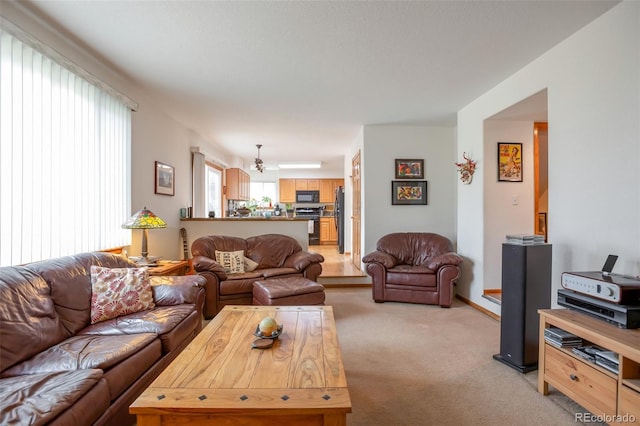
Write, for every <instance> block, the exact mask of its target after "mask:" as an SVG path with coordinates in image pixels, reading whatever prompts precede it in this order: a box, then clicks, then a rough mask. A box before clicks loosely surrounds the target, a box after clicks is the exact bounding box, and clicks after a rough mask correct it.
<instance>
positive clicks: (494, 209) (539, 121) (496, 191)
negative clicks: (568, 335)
mask: <svg viewBox="0 0 640 426" xmlns="http://www.w3.org/2000/svg"><path fill="white" fill-rule="evenodd" d="M483 139H484V165H485V167H484V168H483V170H482V173H483V177H484V181H483V199H484V212H483V217H484V219H483V222H484V229H485V237H484V240H483V247H484V249H483V251H484V255H483V260H484V264H485V268H483V296H484V298H485V299H489V300H491V301H492V302H495V303H497V304H501V290H502V245H503V243H504V241H505V236H506V235H507V234H537V233H541V234H546V235H547V237H549V235H548V229H549V228H548V221H549V213H550V212H549V209H548V202H547V200H548V191H549V185H548V167H547V165H548V125H547V90H546V89H545V90H542V91H540V92H538V93H535V94H534V95H532V96H530V97H528V98H525V99H523V100H522V101H520V102H518V103H517V104H514V105H512V106H510V107H509V108H506V109H504V110H502V111H501V112H499V113H497V114H495V115H493V116H491V117H489V118H487V119H486V120H485V122H484V129H483ZM500 142H509V143H522V154H523V157H522V171H523V173H522V181H518V182H513V181H512V182H505V181H500V180H499V179H498V177H497V170H498V160H497V144H498V143H500Z"/></svg>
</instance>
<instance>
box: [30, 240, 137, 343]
mask: <svg viewBox="0 0 640 426" xmlns="http://www.w3.org/2000/svg"><path fill="white" fill-rule="evenodd" d="M91 265H96V266H102V267H105V268H135V267H136V265H135V263H133V262H130V261H128V260H126V259H123V258H122V257H121V256H117V255H114V254H111V253H102V252H89V253H80V254H77V255H73V256H65V257H60V258H56V259H50V260H44V261H41V262H35V263H30V264H28V265H25V267H26V268H28V269H29V270H31V271H33V272H35V273H36V274H38V275H40V276H41V277H42V278H44V280H45V281H46V282H47V284H48V285H49V287H50V288H51V299H52V300H53V303H54V304H55V309H56V312H57V313H58V315H59V316H60V320H61V321H62V324H63V325H64V327H65V328H66V329H67V330H68V331H69V333H70V334H71V335H73V334H76V333H77V332H78V331H80V330H82V329H83V328H85V327H87V326H88V325H89V324H90V323H91V295H92V294H91Z"/></svg>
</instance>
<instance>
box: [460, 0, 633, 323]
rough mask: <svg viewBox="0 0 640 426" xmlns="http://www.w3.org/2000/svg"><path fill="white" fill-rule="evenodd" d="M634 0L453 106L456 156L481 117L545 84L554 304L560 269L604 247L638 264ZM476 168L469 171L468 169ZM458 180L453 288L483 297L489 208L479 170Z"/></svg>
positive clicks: (468, 145) (597, 262) (581, 263)
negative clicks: (458, 262) (457, 269)
mask: <svg viewBox="0 0 640 426" xmlns="http://www.w3.org/2000/svg"><path fill="white" fill-rule="evenodd" d="M638 22H640V3H639V2H635V1H626V2H623V3H621V4H620V5H617V6H616V7H614V8H613V9H611V10H610V11H609V12H607V13H606V14H605V15H603V16H602V17H600V18H599V19H597V20H595V21H594V22H592V23H591V24H589V25H587V26H586V27H585V28H583V29H582V30H580V31H579V32H577V33H575V34H574V35H573V36H571V37H569V38H568V39H567V40H565V41H564V42H562V43H560V44H559V45H558V46H556V47H555V48H553V49H551V50H550V51H548V52H547V53H545V54H544V55H542V56H541V57H540V58H538V59H536V60H535V61H533V62H532V63H531V64H529V65H528V66H526V67H525V68H523V69H522V70H520V71H519V72H517V73H516V74H514V75H513V76H511V77H510V78H508V79H507V80H505V81H503V82H502V83H500V84H499V85H498V86H496V87H495V88H493V89H492V90H490V91H489V92H487V93H485V94H484V95H482V96H481V97H479V98H478V99H476V100H475V101H473V102H471V103H470V104H469V105H467V106H466V107H464V108H463V109H461V110H460V111H459V112H458V156H459V157H461V156H462V153H463V151H467V152H469V151H472V152H474V153H476V152H477V153H479V154H480V155H482V158H479V159H478V160H479V167H485V166H487V165H488V163H489V162H490V161H491V160H490V159H489V158H486V153H485V152H484V150H483V144H484V132H483V122H484V120H485V119H487V118H488V117H491V116H492V115H494V114H496V113H497V112H499V111H502V110H504V109H506V108H508V107H509V106H511V105H513V104H516V103H517V102H519V101H521V100H523V99H525V98H527V97H529V96H530V95H532V94H534V93H537V92H539V91H540V90H543V89H545V88H547V90H548V92H547V93H548V117H549V139H548V143H549V212H550V215H551V217H550V219H549V226H548V231H549V234H548V236H549V242H550V243H551V244H553V263H552V274H553V283H552V284H553V285H552V288H553V290H552V294H551V295H549V297H550V299H551V301H552V304H553V305H555V296H556V291H557V289H558V288H559V286H560V274H561V273H562V272H563V271H578V270H598V269H600V268H601V266H602V264H603V263H604V259H605V258H606V256H607V254H609V253H614V254H618V255H619V256H620V258H619V260H618V264H617V265H616V268H615V270H614V272H618V273H625V274H630V275H639V274H640V185H639V182H640V168H638V166H637V165H638V162H639V161H640V25H638ZM476 174H478V173H477V172H476ZM477 177H478V178H479V179H478V180H476V178H474V181H473V183H472V184H471V185H461V184H459V186H458V207H459V208H458V219H457V223H458V251H459V252H460V254H462V255H463V256H464V257H466V258H467V259H468V260H469V261H468V262H466V264H465V265H464V271H463V276H462V278H461V280H460V281H459V283H458V293H459V294H461V295H463V296H464V297H467V298H469V299H470V300H471V301H473V302H474V303H477V304H478V305H480V306H483V307H485V308H487V309H488V310H491V311H493V312H496V313H499V308H497V307H496V305H495V304H492V303H490V302H488V301H485V300H484V299H483V298H482V297H481V296H482V291H483V289H484V286H485V283H484V273H483V271H485V270H486V269H487V268H499V267H500V265H499V264H495V263H491V264H490V263H488V262H487V253H486V252H485V246H484V244H483V242H484V240H485V238H486V236H487V233H488V231H489V229H486V228H485V226H484V224H485V216H486V215H488V214H490V213H489V212H491V211H492V210H491V208H490V206H489V205H487V201H486V200H485V199H484V198H483V192H484V191H485V190H486V188H487V185H488V182H487V178H486V177H485V176H484V173H483V174H480V176H477Z"/></svg>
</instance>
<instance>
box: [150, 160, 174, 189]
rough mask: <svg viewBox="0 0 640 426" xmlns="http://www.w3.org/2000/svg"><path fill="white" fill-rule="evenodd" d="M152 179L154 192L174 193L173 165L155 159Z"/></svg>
mask: <svg viewBox="0 0 640 426" xmlns="http://www.w3.org/2000/svg"><path fill="white" fill-rule="evenodd" d="M154 181H155V193H156V194H161V195H174V194H175V169H174V167H173V166H170V165H168V164H165V163H161V162H160V161H156V167H155V180H154Z"/></svg>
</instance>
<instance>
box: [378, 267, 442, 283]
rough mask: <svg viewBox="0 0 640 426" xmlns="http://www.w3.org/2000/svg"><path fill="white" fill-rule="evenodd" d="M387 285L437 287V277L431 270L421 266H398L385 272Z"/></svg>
mask: <svg viewBox="0 0 640 426" xmlns="http://www.w3.org/2000/svg"><path fill="white" fill-rule="evenodd" d="M386 283H387V285H400V286H412V287H418V288H420V287H429V288H436V287H437V286H438V280H437V275H436V274H435V272H433V271H432V270H430V269H428V268H425V267H422V266H408V265H399V266H396V267H395V268H393V269H389V270H388V271H387V277H386Z"/></svg>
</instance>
